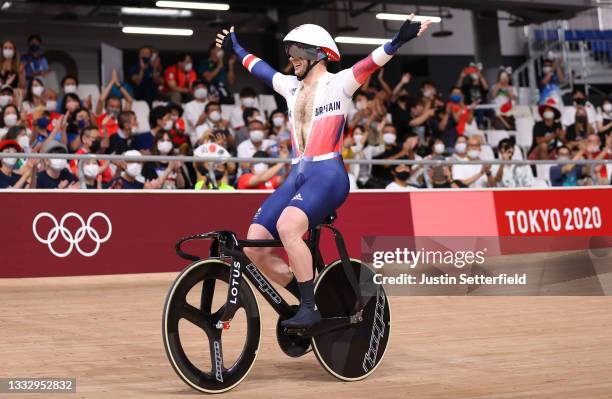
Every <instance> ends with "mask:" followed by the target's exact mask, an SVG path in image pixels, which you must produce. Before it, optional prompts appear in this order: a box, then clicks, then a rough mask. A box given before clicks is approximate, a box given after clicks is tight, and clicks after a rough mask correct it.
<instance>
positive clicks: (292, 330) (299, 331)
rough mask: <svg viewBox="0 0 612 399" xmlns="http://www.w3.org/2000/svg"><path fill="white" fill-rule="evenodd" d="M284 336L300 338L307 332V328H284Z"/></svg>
mask: <svg viewBox="0 0 612 399" xmlns="http://www.w3.org/2000/svg"><path fill="white" fill-rule="evenodd" d="M284 332H285V334H287V335H298V336H302V335H304V334H306V333H307V332H308V329H307V328H304V327H300V328H295V327H285V330H284Z"/></svg>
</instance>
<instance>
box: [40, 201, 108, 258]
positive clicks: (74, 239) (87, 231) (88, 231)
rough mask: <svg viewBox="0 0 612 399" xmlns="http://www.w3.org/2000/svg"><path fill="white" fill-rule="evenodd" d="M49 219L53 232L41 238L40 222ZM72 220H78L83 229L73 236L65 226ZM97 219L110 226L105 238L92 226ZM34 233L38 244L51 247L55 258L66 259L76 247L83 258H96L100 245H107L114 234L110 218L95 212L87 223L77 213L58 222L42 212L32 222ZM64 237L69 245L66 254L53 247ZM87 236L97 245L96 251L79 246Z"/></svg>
mask: <svg viewBox="0 0 612 399" xmlns="http://www.w3.org/2000/svg"><path fill="white" fill-rule="evenodd" d="M45 217H46V218H49V219H50V220H51V222H52V223H53V227H52V228H51V230H49V232H48V233H47V237H46V238H44V237H41V236H40V235H39V234H38V231H37V230H38V222H39V220H40V219H42V218H45ZM70 218H74V219H77V220H78V221H79V222H80V224H81V227H79V228H78V229H77V231H76V233H75V234H74V235H73V234H72V232H71V231H70V230H68V229H67V228H66V227H65V226H64V224H65V222H66V220H68V219H70ZM95 218H102V219H104V220H105V221H106V224H107V226H108V232H107V233H106V235H105V236H104V237H102V238H101V237H100V234H99V233H98V232H97V231H96V229H94V228H93V227H92V226H91V222H92V221H93V220H94V219H95ZM32 232H33V233H34V237H36V239H37V240H38V242H40V243H41V244H46V245H47V246H48V247H49V251H51V253H52V254H53V255H55V256H57V257H58V258H64V257H66V256H68V255H70V254H71V253H72V250H73V249H74V248H75V247H76V250H77V251H78V252H79V253H80V254H81V255H83V256H86V257H91V256H94V255H95V254H96V253H98V251H99V250H100V244H103V243H105V242H106V241H108V239H109V238H110V236H111V234H112V232H113V226H112V224H111V221H110V219H109V218H108V216H106V215H105V214H103V213H102V212H94V213H92V214H91V215H90V216H89V218H88V219H87V222H85V221H84V220H83V218H82V217H81V216H80V215H79V214H78V213H75V212H68V213H67V214H65V215H64V216H63V217H62V218H61V220H60V221H59V223H58V221H57V219H56V218H55V217H54V216H53V215H52V214H50V213H49V212H41V213H39V214H38V215H36V217H35V218H34V221H33V222H32ZM60 235H61V236H62V238H63V239H64V240H65V241H66V242H67V243H68V244H69V246H68V249H67V250H66V251H64V252H58V251H56V250H55V248H54V247H53V244H54V243H55V241H56V240H57V239H58V238H59V236H60ZM85 235H87V236H89V238H90V239H91V240H92V241H93V242H95V243H96V246H95V248H94V249H92V250H91V251H89V252H86V251H84V250H83V249H82V248H81V247H80V246H79V244H80V243H81V242H82V241H83V239H84V238H85Z"/></svg>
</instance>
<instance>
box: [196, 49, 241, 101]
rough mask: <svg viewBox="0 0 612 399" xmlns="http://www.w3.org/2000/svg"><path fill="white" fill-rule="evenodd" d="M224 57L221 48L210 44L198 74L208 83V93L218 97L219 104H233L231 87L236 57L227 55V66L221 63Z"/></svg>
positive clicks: (233, 79) (233, 80) (233, 81)
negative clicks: (206, 56)
mask: <svg viewBox="0 0 612 399" xmlns="http://www.w3.org/2000/svg"><path fill="white" fill-rule="evenodd" d="M224 55H225V53H224V51H223V49H222V48H218V47H217V46H216V45H215V43H211V45H210V46H209V47H208V58H207V59H205V60H202V62H200V65H199V67H198V73H199V76H200V77H202V78H203V79H204V80H205V81H206V82H208V85H209V89H210V91H211V92H213V93H214V94H217V95H218V96H219V101H220V103H221V104H233V103H234V99H233V97H232V90H231V86H232V85H233V84H234V83H235V80H236V78H235V75H234V64H235V63H236V55H234V54H230V55H229V57H228V59H227V65H225V63H224V62H223V57H224Z"/></svg>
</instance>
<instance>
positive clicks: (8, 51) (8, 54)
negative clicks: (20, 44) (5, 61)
mask: <svg viewBox="0 0 612 399" xmlns="http://www.w3.org/2000/svg"><path fill="white" fill-rule="evenodd" d="M14 55H15V50H13V49H12V48H3V49H2V56H3V57H4V58H13V56H14Z"/></svg>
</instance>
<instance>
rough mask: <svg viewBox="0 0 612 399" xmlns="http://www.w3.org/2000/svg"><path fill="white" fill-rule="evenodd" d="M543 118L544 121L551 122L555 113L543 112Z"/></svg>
mask: <svg viewBox="0 0 612 399" xmlns="http://www.w3.org/2000/svg"><path fill="white" fill-rule="evenodd" d="M543 116H544V119H548V120H551V119H553V118H554V117H555V113H554V112H553V111H545V112H544V115H543Z"/></svg>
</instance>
